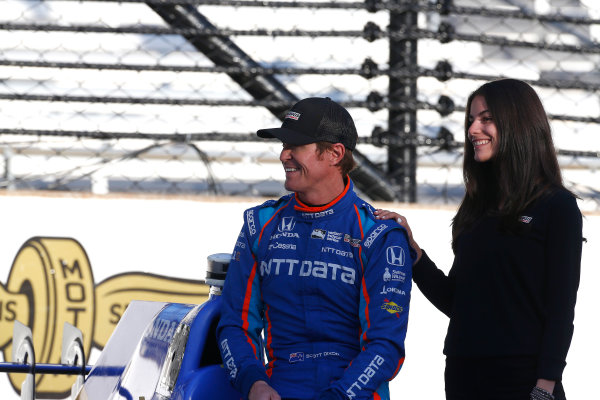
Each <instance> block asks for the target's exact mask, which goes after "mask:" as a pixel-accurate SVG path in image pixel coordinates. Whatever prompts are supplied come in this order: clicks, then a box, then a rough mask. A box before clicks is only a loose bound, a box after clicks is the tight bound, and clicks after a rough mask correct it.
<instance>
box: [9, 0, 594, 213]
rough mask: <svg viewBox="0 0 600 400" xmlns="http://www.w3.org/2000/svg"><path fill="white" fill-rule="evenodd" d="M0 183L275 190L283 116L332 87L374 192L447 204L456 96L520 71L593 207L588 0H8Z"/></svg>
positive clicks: (360, 177) (574, 181) (456, 143)
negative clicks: (351, 122)
mask: <svg viewBox="0 0 600 400" xmlns="http://www.w3.org/2000/svg"><path fill="white" fill-rule="evenodd" d="M0 8H1V10H2V12H1V13H0V148H1V150H2V153H1V156H2V157H0V169H1V170H2V171H3V176H2V178H1V179H0V187H2V188H4V189H6V190H13V189H14V190H18V189H33V190H38V189H40V190H70V191H91V192H93V193H98V194H104V193H119V192H145V193H175V194H222V195H246V196H247V195H259V196H278V195H281V194H282V193H283V191H284V189H283V185H282V180H283V178H284V175H283V172H282V169H281V166H280V163H279V160H278V155H279V150H280V144H279V143H277V142H275V141H272V142H271V141H269V142H265V141H264V140H260V141H259V140H258V139H257V138H256V136H255V134H254V132H255V131H256V130H257V129H259V128H263V127H274V126H278V125H279V124H280V123H281V122H280V119H281V117H282V115H283V114H284V112H285V110H287V109H288V108H289V107H290V106H291V105H292V104H293V103H294V102H295V101H296V100H298V99H301V98H304V97H309V96H329V97H331V98H332V99H334V100H336V101H338V102H339V103H341V104H343V105H344V106H346V107H347V108H348V109H349V110H350V112H351V114H352V115H353V117H354V118H355V122H356V124H357V128H358V131H359V136H360V138H359V145H358V147H357V154H356V156H357V159H358V161H359V165H360V167H359V169H358V170H357V171H356V172H354V173H353V179H354V180H355V182H356V183H357V187H358V188H359V189H360V191H361V192H362V194H363V195H364V196H367V197H370V198H371V199H373V200H386V201H410V202H420V203H449V204H455V203H457V202H458V201H459V200H460V198H461V197H462V194H463V189H462V175H461V167H462V146H463V140H464V139H463V128H462V121H463V115H464V104H465V103H466V98H467V96H468V94H469V93H470V92H471V91H472V90H474V89H475V88H476V87H478V86H479V85H481V84H482V83H483V82H484V81H487V80H492V79H497V78H501V77H512V78H518V79H523V80H525V81H527V82H529V83H530V84H532V85H533V86H534V88H535V89H536V90H537V91H538V93H539V94H540V97H541V98H542V100H543V102H544V105H545V107H546V109H547V112H548V114H549V116H550V118H551V122H552V127H553V130H554V137H555V144H556V146H557V149H558V152H559V158H560V162H561V166H562V169H563V174H564V178H565V181H566V183H567V186H568V187H570V188H571V189H573V190H574V191H575V192H576V193H578V194H579V195H580V196H581V197H582V198H583V201H582V205H583V207H582V208H584V209H588V210H599V209H600V179H599V177H598V173H597V172H596V171H597V169H598V167H599V166H600V134H599V133H598V132H597V129H596V127H597V125H598V122H600V98H599V94H600V93H599V92H600V72H599V71H600V65H599V64H600V62H599V60H600V44H599V38H600V4H598V2H597V1H594V0H587V1H585V0H454V1H450V0H446V1H445V0H437V1H436V0H421V1H417V0H413V1H406V0H388V1H377V0H367V1H310V2H309V1H226V0H222V1H207V0H206V1H205V0H146V1H142V0H119V1H117V0H70V1H69V0H60V1H59V0H44V1H42V0H5V1H3V2H2V5H1V6H0Z"/></svg>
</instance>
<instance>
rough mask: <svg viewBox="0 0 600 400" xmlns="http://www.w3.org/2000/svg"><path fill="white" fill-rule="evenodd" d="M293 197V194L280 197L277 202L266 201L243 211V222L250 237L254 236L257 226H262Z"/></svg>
mask: <svg viewBox="0 0 600 400" xmlns="http://www.w3.org/2000/svg"><path fill="white" fill-rule="evenodd" d="M293 196H294V194H293V193H290V194H287V195H285V196H282V197H280V198H279V199H277V200H267V201H265V202H264V203H262V204H259V205H256V206H254V207H250V208H248V209H246V210H245V211H244V222H245V224H246V225H247V226H248V229H249V231H250V234H251V235H254V234H255V233H256V231H257V229H258V227H259V226H262V225H263V224H264V223H265V222H266V221H267V220H268V219H270V218H271V216H272V215H273V214H274V213H275V212H277V210H278V209H279V208H281V207H283V206H285V205H286V204H288V203H289V201H290V200H291V199H292V197H293Z"/></svg>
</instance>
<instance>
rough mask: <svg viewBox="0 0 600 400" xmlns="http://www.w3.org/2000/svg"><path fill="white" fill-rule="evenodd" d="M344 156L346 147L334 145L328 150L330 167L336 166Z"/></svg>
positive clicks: (338, 144)
mask: <svg viewBox="0 0 600 400" xmlns="http://www.w3.org/2000/svg"><path fill="white" fill-rule="evenodd" d="M344 154H346V147H345V146H344V145H343V144H341V143H334V144H333V145H332V146H331V147H330V148H329V157H330V161H331V165H338V164H339V163H340V161H342V159H343V158H344Z"/></svg>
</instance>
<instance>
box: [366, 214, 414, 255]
mask: <svg viewBox="0 0 600 400" xmlns="http://www.w3.org/2000/svg"><path fill="white" fill-rule="evenodd" d="M374 214H375V218H377V219H393V220H396V222H398V223H399V224H400V225H402V227H404V229H406V233H408V241H409V244H410V247H412V248H413V249H414V250H415V252H416V253H417V258H416V260H415V261H414V262H413V264H416V263H417V262H419V260H420V259H421V256H422V255H423V251H422V250H421V248H420V247H419V245H418V244H417V242H415V239H413V235H412V231H411V230H410V226H409V225H408V221H406V218H404V217H403V216H402V215H400V214H398V213H397V212H393V211H389V210H383V209H381V208H379V209H377V210H375V212H374Z"/></svg>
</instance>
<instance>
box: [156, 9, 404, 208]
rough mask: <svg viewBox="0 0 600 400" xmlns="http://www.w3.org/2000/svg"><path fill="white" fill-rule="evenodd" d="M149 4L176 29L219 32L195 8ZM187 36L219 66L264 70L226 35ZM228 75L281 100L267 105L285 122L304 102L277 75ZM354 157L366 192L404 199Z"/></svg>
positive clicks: (258, 95) (356, 177) (262, 96)
mask: <svg viewBox="0 0 600 400" xmlns="http://www.w3.org/2000/svg"><path fill="white" fill-rule="evenodd" d="M147 4H148V7H150V8H151V9H153V10H154V11H155V12H156V13H157V14H158V15H160V16H161V17H162V19H163V20H164V21H165V22H167V23H168V24H169V25H170V26H172V27H177V28H200V29H214V30H215V31H217V30H218V29H217V27H215V26H214V25H213V24H212V23H211V22H210V21H209V20H208V19H207V18H206V17H205V16H204V15H202V14H201V13H200V12H199V11H198V9H197V7H195V6H193V5H190V4H157V3H154V2H150V1H148V2H147ZM184 37H185V38H186V39H187V41H188V42H189V43H190V44H192V45H193V46H194V47H195V48H196V49H197V50H198V51H200V52H202V53H203V54H204V55H205V56H206V57H208V58H209V59H210V60H211V61H212V62H213V63H214V64H215V65H216V66H219V67H234V66H237V67H244V68H245V70H246V71H251V70H252V69H253V68H259V67H260V65H259V64H258V63H257V62H256V61H254V60H253V59H252V58H251V57H250V56H249V55H248V54H246V53H245V52H244V51H243V50H242V49H241V48H239V47H238V46H237V45H236V44H235V43H234V42H233V41H232V40H231V39H229V38H228V37H226V36H218V35H215V36H206V35H194V34H192V33H190V34H185V35H184ZM228 75H229V76H230V77H231V78H232V79H233V80H234V81H235V82H237V83H238V84H239V85H240V86H241V87H242V88H243V89H244V90H246V91H247V92H248V93H249V94H250V95H251V96H252V97H253V98H255V99H256V100H269V101H279V102H280V104H279V105H275V106H267V109H268V110H269V111H270V112H271V113H273V114H274V115H275V116H276V117H277V118H279V119H280V120H283V118H284V117H285V113H286V112H287V110H288V109H289V108H290V107H291V106H292V105H293V104H294V103H296V102H297V101H298V100H300V99H298V98H297V97H296V96H295V95H294V94H293V93H291V92H290V91H289V90H288V89H287V88H286V87H285V86H284V85H283V84H282V83H281V82H279V80H278V79H277V78H276V77H275V76H273V75H260V74H256V73H250V72H245V73H233V72H230V73H228ZM354 158H355V160H356V162H357V164H358V167H357V168H356V169H355V170H354V171H352V173H351V176H352V179H353V181H354V183H355V184H356V186H357V188H358V189H359V190H360V191H361V192H362V193H364V194H365V195H366V196H368V197H369V198H370V199H372V200H380V201H395V200H399V199H400V198H399V196H398V194H397V193H396V192H395V191H394V190H393V187H392V185H390V184H389V182H387V179H386V177H385V175H384V174H382V173H381V171H380V170H379V168H378V167H377V166H375V165H374V164H373V163H371V162H370V161H369V160H368V159H367V157H365V156H364V155H362V154H361V153H360V152H359V151H358V150H355V151H354Z"/></svg>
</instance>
